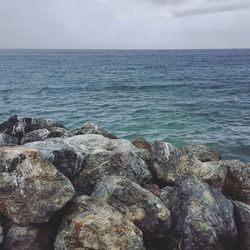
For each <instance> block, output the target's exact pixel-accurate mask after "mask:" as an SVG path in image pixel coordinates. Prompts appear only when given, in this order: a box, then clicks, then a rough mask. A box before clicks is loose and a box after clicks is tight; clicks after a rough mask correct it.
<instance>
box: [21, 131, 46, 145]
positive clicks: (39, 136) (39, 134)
mask: <svg viewBox="0 0 250 250" xmlns="http://www.w3.org/2000/svg"><path fill="white" fill-rule="evenodd" d="M49 134H50V131H49V130H48V129H46V128H44V129H37V130H33V131H31V132H28V133H26V134H24V135H23V137H22V139H21V144H22V145H23V144H26V143H28V142H33V141H44V140H45V139H47V138H48V135H49Z"/></svg>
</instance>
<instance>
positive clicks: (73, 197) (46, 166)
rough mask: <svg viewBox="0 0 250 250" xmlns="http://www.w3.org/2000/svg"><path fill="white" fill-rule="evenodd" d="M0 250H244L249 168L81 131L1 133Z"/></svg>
mask: <svg viewBox="0 0 250 250" xmlns="http://www.w3.org/2000/svg"><path fill="white" fill-rule="evenodd" d="M0 216H1V217H0V248H1V249H4V250H10V249H15V250H26V249H27V250H28V249H32V250H33V249H35V250H47V249H48V250H49V249H56V250H65V249H67V250H71V249H72V250H73V249H74V250H80V249H84V250H87V249H96V250H98V249H100V250H105V249H107V250H108V249H110V250H116V249H117V250H118V249H119V250H122V249H126V250H133V249H135V250H141V249H149V250H161V249H162V250H163V249H164V250H167V249H169V250H178V249H187V250H189V249H190V250H191V249H192V250H195V249H197V250H198V249H202V250H204V249H206V250H223V249H224V250H228V249H229V250H230V249H242V250H246V249H250V164H249V163H242V162H240V161H238V160H230V161H228V160H222V159H221V157H220V155H219V154H218V153H217V152H215V151H214V150H212V149H210V148H208V147H206V146H204V145H190V146H187V147H184V148H179V149H177V148H175V147H174V146H173V145H171V144H169V143H166V142H160V141H154V142H148V141H146V140H144V139H137V140H134V141H133V142H129V141H127V140H123V139H118V138H117V137H116V136H114V135H112V134H110V133H109V132H107V131H105V130H103V129H101V128H99V127H98V126H96V125H94V124H91V123H87V124H84V125H83V127H81V128H79V129H74V130H69V129H66V128H65V127H64V126H63V125H62V124H60V123H58V122H53V121H51V120H46V119H34V118H25V117H19V116H13V117H11V118H9V120H7V121H5V122H3V123H2V124H0Z"/></svg>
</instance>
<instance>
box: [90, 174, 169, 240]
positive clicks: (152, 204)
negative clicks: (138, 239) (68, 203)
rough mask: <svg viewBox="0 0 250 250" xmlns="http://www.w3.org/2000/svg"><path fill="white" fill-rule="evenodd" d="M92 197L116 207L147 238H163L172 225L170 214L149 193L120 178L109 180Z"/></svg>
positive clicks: (100, 185) (159, 201) (158, 200)
mask: <svg viewBox="0 0 250 250" xmlns="http://www.w3.org/2000/svg"><path fill="white" fill-rule="evenodd" d="M92 197H94V198H96V199H98V200H100V201H103V202H106V203H108V204H109V205H111V206H112V207H114V208H116V209H117V210H118V211H119V212H121V213H122V214H124V215H125V217H126V218H127V219H128V220H130V221H132V222H134V223H135V225H136V226H138V227H139V228H140V229H141V231H142V232H143V235H144V237H147V238H162V237H163V236H164V234H165V232H166V230H167V229H168V228H170V225H171V219H170V211H169V210H168V209H167V207H165V205H164V204H163V203H162V202H161V200H160V199H158V198H157V197H156V196H154V195H153V194H152V193H151V192H149V191H147V190H145V189H143V188H142V187H140V186H139V185H138V184H136V183H134V182H132V181H130V180H129V179H127V178H123V177H116V176H112V177H108V178H106V179H105V180H103V181H102V182H101V183H100V184H99V185H98V187H97V189H96V191H95V192H94V193H93V194H92Z"/></svg>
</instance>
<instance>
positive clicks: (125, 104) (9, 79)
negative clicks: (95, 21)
mask: <svg viewBox="0 0 250 250" xmlns="http://www.w3.org/2000/svg"><path fill="white" fill-rule="evenodd" d="M14 114H19V115H22V116H26V117H44V118H52V119H55V120H59V121H61V122H63V123H64V125H65V126H66V127H68V128H76V127H79V126H81V125H82V124H83V123H85V122H93V123H95V124H97V125H99V126H100V127H103V128H105V129H106V130H108V131H110V132H112V133H113V134H115V135H117V136H119V137H121V138H125V139H129V140H132V139H135V138H139V137H144V138H145V139H147V140H150V141H153V140H161V141H166V142H170V143H172V144H173V145H174V146H176V147H181V146H184V145H187V144H197V143H198V144H207V145H208V146H211V147H213V148H215V149H216V150H217V151H219V152H220V153H221V154H222V156H223V158H225V159H235V158H237V159H240V160H242V161H250V50H249V49H236V50H229V49H228V50H0V123H1V122H3V121H5V120H6V119H8V118H9V117H10V116H11V115H14Z"/></svg>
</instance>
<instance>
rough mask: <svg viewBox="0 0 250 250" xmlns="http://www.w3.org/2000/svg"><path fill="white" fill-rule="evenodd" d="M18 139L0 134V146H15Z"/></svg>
mask: <svg viewBox="0 0 250 250" xmlns="http://www.w3.org/2000/svg"><path fill="white" fill-rule="evenodd" d="M17 144H18V139H17V138H16V137H13V136H10V135H8V134H4V133H0V146H10V145H17Z"/></svg>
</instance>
